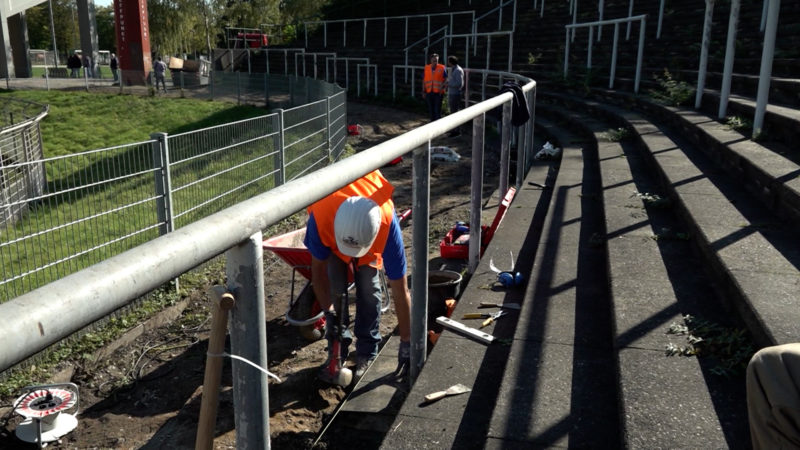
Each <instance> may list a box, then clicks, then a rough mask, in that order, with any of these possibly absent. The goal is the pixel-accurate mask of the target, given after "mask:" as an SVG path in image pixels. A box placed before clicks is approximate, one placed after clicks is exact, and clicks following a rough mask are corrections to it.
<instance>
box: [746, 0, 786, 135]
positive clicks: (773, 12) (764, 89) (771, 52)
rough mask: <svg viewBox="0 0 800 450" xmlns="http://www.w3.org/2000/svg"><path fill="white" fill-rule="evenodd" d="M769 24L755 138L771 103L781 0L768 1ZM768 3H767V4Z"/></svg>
mask: <svg viewBox="0 0 800 450" xmlns="http://www.w3.org/2000/svg"><path fill="white" fill-rule="evenodd" d="M768 1H769V10H768V11H767V23H766V29H765V31H764V47H763V49H762V51H761V71H760V72H759V74H760V76H759V77H758V95H757V97H756V113H755V116H754V118H753V138H754V139H755V138H757V137H758V136H759V135H760V134H761V131H762V127H763V125H764V115H765V114H766V111H767V102H768V101H769V84H770V77H771V76H772V61H773V59H774V57H775V35H776V34H777V30H778V16H779V13H780V9H781V0H768ZM765 3H766V2H765Z"/></svg>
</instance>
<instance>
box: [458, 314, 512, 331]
mask: <svg viewBox="0 0 800 450" xmlns="http://www.w3.org/2000/svg"><path fill="white" fill-rule="evenodd" d="M504 315H506V312H505V311H503V310H500V311H497V312H494V313H467V314H464V317H463V319H486V320H484V321H483V323H482V324H481V328H483V327H485V326H487V325H489V324H490V323H492V322H494V321H495V320H497V319H498V318H500V317H502V316H504Z"/></svg>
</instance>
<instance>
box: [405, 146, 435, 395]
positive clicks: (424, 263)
mask: <svg viewBox="0 0 800 450" xmlns="http://www.w3.org/2000/svg"><path fill="white" fill-rule="evenodd" d="M430 147H431V142H430V141H428V142H427V143H425V144H424V145H422V146H420V147H417V148H416V149H414V152H413V158H414V159H413V166H412V178H413V180H414V189H413V191H412V202H413V203H412V204H413V207H412V210H413V211H414V220H413V221H412V224H411V225H412V227H413V228H412V235H411V242H412V244H413V249H414V254H413V255H412V258H413V260H412V263H411V264H412V267H413V268H414V276H413V277H411V367H410V368H409V370H410V376H409V383H410V384H411V385H413V384H414V381H415V380H416V378H417V375H419V372H420V370H422V366H423V365H424V364H425V355H427V353H428V352H427V345H428V330H427V328H428V319H427V317H428V233H429V227H430V223H429V221H430V219H429V216H430V167H431V159H430V158H431V157H430V154H431V152H430Z"/></svg>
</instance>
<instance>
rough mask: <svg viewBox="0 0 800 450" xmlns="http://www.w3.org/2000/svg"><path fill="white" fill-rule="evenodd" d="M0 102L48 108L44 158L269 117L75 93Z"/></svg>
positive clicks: (190, 103)
mask: <svg viewBox="0 0 800 450" xmlns="http://www.w3.org/2000/svg"><path fill="white" fill-rule="evenodd" d="M0 96H3V97H11V98H18V99H23V100H28V101H32V102H37V103H40V104H48V105H50V114H49V115H48V117H47V118H45V119H44V120H43V121H42V124H41V126H42V140H43V144H44V154H45V157H46V158H47V157H52V156H60V155H66V154H71V153H78V152H82V151H86V150H92V149H97V148H106V147H113V146H115V145H121V144H126V143H131V142H141V141H145V140H148V139H150V134H151V133H156V132H164V133H169V134H173V133H182V132H185V131H191V130H196V129H200V128H205V127H210V126H214V125H219V124H223V123H228V122H234V121H237V120H241V119H245V118H249V117H257V116H261V115H264V114H267V111H266V110H264V109H262V108H256V107H254V106H237V105H233V104H230V103H224V102H215V101H208V100H196V99H190V98H169V97H141V96H134V95H119V94H95V93H86V92H78V91H7V90H0Z"/></svg>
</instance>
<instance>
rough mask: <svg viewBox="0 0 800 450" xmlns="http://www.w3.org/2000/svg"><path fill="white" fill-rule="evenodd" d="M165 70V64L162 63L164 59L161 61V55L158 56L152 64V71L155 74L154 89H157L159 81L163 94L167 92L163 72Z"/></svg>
mask: <svg viewBox="0 0 800 450" xmlns="http://www.w3.org/2000/svg"><path fill="white" fill-rule="evenodd" d="M166 72H167V65H166V64H164V61H162V60H161V57H160V56H159V57H158V59H157V60H156V63H155V65H154V66H153V73H154V74H155V76H156V91H158V83H159V82H160V83H161V87H162V88H163V89H164V93H165V94H166V93H167V82H166V81H165V80H164V74H165V73H166Z"/></svg>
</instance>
